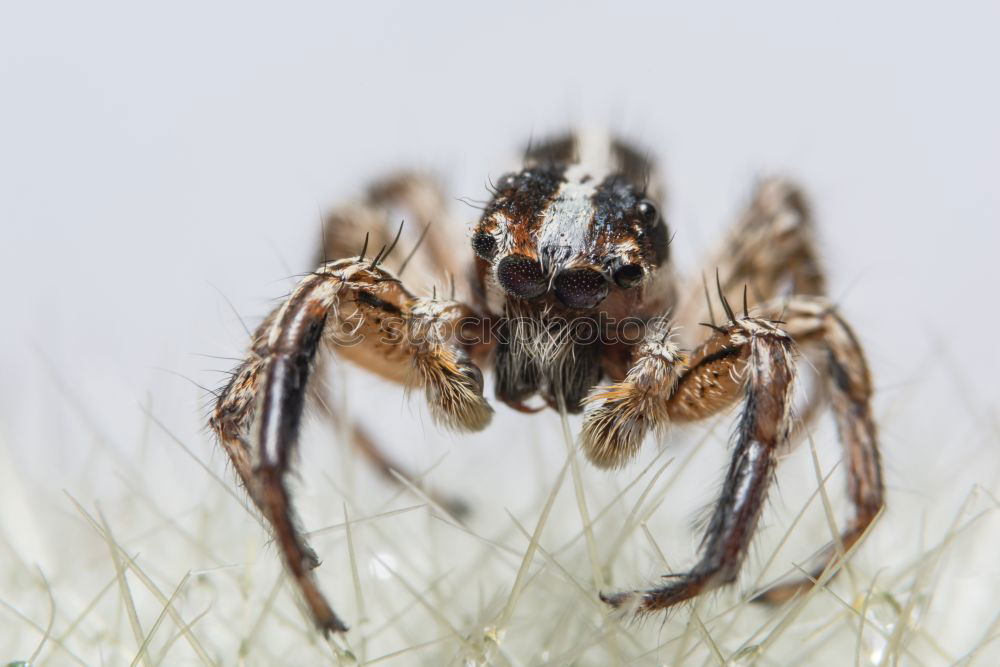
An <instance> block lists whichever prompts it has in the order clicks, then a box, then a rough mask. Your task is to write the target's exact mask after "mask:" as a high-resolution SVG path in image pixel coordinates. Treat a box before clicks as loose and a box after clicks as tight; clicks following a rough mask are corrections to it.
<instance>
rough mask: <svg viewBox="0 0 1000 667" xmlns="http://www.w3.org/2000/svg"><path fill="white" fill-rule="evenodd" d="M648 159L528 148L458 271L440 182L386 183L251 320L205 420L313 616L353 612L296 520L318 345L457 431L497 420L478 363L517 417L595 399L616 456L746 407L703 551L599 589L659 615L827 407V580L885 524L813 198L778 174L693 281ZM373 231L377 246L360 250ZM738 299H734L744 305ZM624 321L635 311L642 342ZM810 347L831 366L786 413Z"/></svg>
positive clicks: (599, 145)
mask: <svg viewBox="0 0 1000 667" xmlns="http://www.w3.org/2000/svg"><path fill="white" fill-rule="evenodd" d="M653 173H654V172H653V164H652V162H651V160H650V159H649V158H648V157H646V156H645V155H644V154H643V153H642V152H640V151H639V150H637V149H636V148H634V147H632V146H631V145H630V144H628V143H626V142H624V141H622V140H620V139H617V138H615V137H613V136H611V135H609V134H607V133H600V132H573V133H568V134H565V135H562V136H556V137H553V138H551V139H548V140H546V141H543V142H541V143H537V144H535V145H529V147H528V148H527V150H526V151H525V153H524V160H523V164H522V166H521V168H520V169H518V170H517V171H514V172H511V173H508V174H506V175H504V176H502V177H500V178H499V179H498V180H497V181H496V182H495V183H494V184H492V188H491V197H490V199H489V201H488V202H486V203H485V206H484V207H483V208H482V215H481V216H480V218H479V221H478V222H477V223H476V224H475V225H474V226H473V228H472V233H471V246H472V251H473V259H472V263H471V266H469V267H467V268H465V269H463V268H462V265H461V263H460V262H458V261H457V258H456V257H455V255H454V253H453V252H452V247H451V245H450V244H449V242H448V240H447V235H446V234H445V233H444V232H445V229H444V228H443V227H442V226H441V224H442V221H444V220H446V219H447V216H448V214H447V211H446V205H445V199H444V197H443V196H442V194H441V189H440V188H439V187H438V186H437V185H436V183H435V182H434V181H433V180H432V179H430V178H429V177H427V176H423V175H420V174H416V173H411V172H406V173H400V174H396V175H394V176H391V177H389V178H386V179H385V180H383V181H380V182H378V183H376V184H375V185H373V186H372V187H371V188H370V189H369V191H368V193H367V196H366V197H365V198H364V199H362V200H360V201H358V202H355V203H354V204H351V205H348V206H345V207H343V208H341V209H338V210H337V211H336V212H335V213H334V214H332V215H331V216H330V217H329V219H328V220H327V221H326V224H325V232H324V240H323V246H324V247H323V250H322V255H323V259H322V260H321V261H318V262H317V264H318V268H316V269H315V271H313V272H312V273H309V274H308V275H306V276H305V277H304V278H302V279H301V281H300V282H299V283H298V285H297V286H296V287H295V288H294V289H293V290H292V292H291V294H290V295H289V296H288V297H287V298H286V299H285V300H284V302H283V303H282V304H281V305H280V306H279V307H278V308H276V309H275V310H274V311H273V312H272V313H271V314H270V315H268V316H267V317H266V318H265V320H264V321H263V323H262V324H261V325H260V326H259V327H258V328H257V330H256V332H255V333H254V334H253V337H252V342H251V345H250V350H249V352H248V353H247V355H246V358H245V359H244V360H243V362H242V363H241V364H240V365H239V366H238V367H237V368H236V370H235V372H234V373H233V375H232V377H231V379H230V381H229V382H228V384H226V386H225V387H224V388H223V389H222V391H221V392H220V393H219V395H218V400H217V403H216V405H215V408H214V411H213V413H212V416H211V418H210V426H211V428H212V429H213V430H214V432H215V433H216V434H217V436H218V439H219V441H220V443H221V445H222V447H223V448H224V449H225V451H226V453H227V454H228V456H229V457H230V459H231V460H232V463H233V465H234V468H235V470H236V472H237V474H238V476H239V478H240V480H241V482H242V484H243V486H244V487H245V488H246V489H247V491H248V492H249V495H250V497H251V498H252V499H253V501H254V503H255V504H256V506H257V507H258V508H259V510H260V511H261V513H262V514H263V516H264V517H265V518H266V519H267V522H268V524H269V525H270V528H271V530H272V531H273V534H274V537H275V539H276V540H277V543H278V545H279V547H280V550H281V553H282V556H283V560H284V564H285V566H286V568H287V570H288V572H289V573H290V574H291V575H292V577H293V578H294V579H295V581H296V583H297V585H298V588H299V590H300V591H301V594H302V597H303V599H304V601H305V603H306V604H307V606H308V609H309V611H310V612H311V615H312V618H313V620H314V621H315V623H316V626H317V627H318V628H319V630H320V631H322V632H323V633H328V632H330V631H333V632H343V631H346V630H347V626H346V625H345V623H344V622H343V621H342V620H341V619H340V617H339V616H338V615H337V614H336V613H335V612H334V611H333V609H332V608H331V606H330V605H329V603H328V602H327V600H326V598H325V597H324V595H323V593H322V592H321V591H320V589H319V587H318V586H317V583H316V581H315V578H314V576H313V572H312V570H313V569H314V568H315V567H316V566H317V565H318V564H319V560H318V558H317V556H316V554H315V553H314V552H313V551H312V549H311V548H310V547H309V546H308V545H307V544H306V542H305V540H304V538H303V536H302V534H301V532H300V530H299V528H298V522H297V519H296V516H295V513H294V511H293V507H292V498H291V496H290V494H289V489H288V486H287V485H286V476H287V474H288V472H289V468H290V462H291V460H292V455H293V452H294V451H295V449H296V444H297V439H298V434H299V426H300V421H301V418H302V415H303V412H304V410H305V408H306V405H307V394H309V392H310V386H311V384H310V380H311V379H312V378H314V377H315V376H316V375H318V374H319V373H320V370H321V369H318V368H317V366H319V365H321V364H323V363H325V362H324V359H326V358H327V356H328V355H319V354H317V353H318V351H319V350H320V349H321V348H326V349H329V350H332V351H333V352H334V353H335V354H336V355H337V356H339V357H341V358H344V359H348V360H350V361H352V362H354V363H356V364H359V365H360V366H362V367H364V368H366V369H368V370H370V371H371V372H373V373H376V374H378V375H380V376H382V377H384V378H387V379H389V380H392V381H395V382H398V383H400V384H404V385H409V386H414V387H417V388H420V389H422V390H423V392H424V394H425V396H426V400H427V402H428V405H429V408H430V412H431V414H432V415H433V417H434V418H435V420H436V421H437V422H438V423H439V424H441V425H443V426H444V427H447V428H450V429H453V430H456V431H478V430H480V429H483V428H485V427H486V426H487V425H488V424H489V423H490V420H491V417H492V415H493V409H492V408H491V406H490V404H489V403H488V402H487V400H486V398H484V395H483V389H484V379H483V374H482V372H481V370H480V369H481V368H491V369H492V371H493V381H494V394H495V397H496V399H497V400H498V401H499V402H501V403H504V404H506V405H507V406H509V407H511V408H513V409H515V410H522V411H535V410H539V409H544V408H545V407H552V408H555V409H557V410H560V411H564V412H569V413H579V412H583V413H584V415H583V422H582V430H581V433H580V436H579V446H580V448H581V449H582V450H583V452H584V453H585V455H586V456H587V458H588V459H589V460H590V461H591V462H592V463H593V464H594V465H596V466H598V467H600V468H605V469H613V468H619V467H621V466H623V465H625V464H626V463H627V462H629V461H630V460H631V459H633V458H634V457H635V455H636V453H637V452H638V450H639V448H640V446H641V445H642V443H643V441H644V440H645V439H646V438H647V436H649V435H657V436H662V434H663V432H664V429H665V427H666V426H667V425H668V424H671V423H684V422H692V421H696V420H702V419H706V418H709V417H712V416H714V415H719V414H722V413H725V412H726V411H727V410H728V409H729V408H730V407H731V406H733V405H734V404H736V403H738V402H742V411H741V412H740V415H739V417H738V419H737V422H736V428H735V433H734V436H733V441H734V442H733V454H732V462H731V464H730V466H729V470H728V472H727V474H726V476H725V481H724V484H723V487H722V491H721V494H720V495H719V498H718V500H717V501H716V504H715V506H714V510H713V513H712V515H711V518H710V520H709V523H708V527H707V530H706V533H705V536H704V539H703V541H702V547H701V550H700V557H699V560H698V562H697V563H696V564H695V565H694V566H693V567H692V568H691V569H690V570H689V571H687V572H686V573H684V574H679V575H670V576H669V577H666V578H665V579H664V582H665V583H662V584H661V585H658V586H653V587H650V588H648V589H638V590H627V591H623V592H616V593H601V594H600V595H601V599H603V600H604V601H605V602H606V603H608V604H609V605H611V606H613V607H622V608H624V609H626V610H632V611H634V612H635V613H638V614H643V613H652V612H656V611H658V610H667V609H669V608H671V607H673V606H674V605H677V604H678V603H680V602H683V601H685V600H688V599H690V598H693V597H695V596H697V595H699V594H701V593H704V592H707V591H710V590H713V589H716V588H718V587H720V586H722V585H725V584H728V583H732V582H734V581H735V580H736V578H737V575H738V573H739V570H740V566H741V563H742V562H743V561H744V559H745V556H746V554H747V551H748V547H749V544H750V541H751V538H752V536H753V534H754V529H755V527H756V524H757V521H758V518H759V516H760V514H761V509H762V507H763V504H764V501H765V498H766V495H767V490H768V487H769V485H770V483H771V480H772V479H773V477H774V471H775V467H776V462H777V460H778V458H779V456H780V455H781V454H782V453H784V452H785V451H787V449H788V448H789V447H791V446H792V445H793V443H794V441H795V440H796V439H797V436H798V435H800V434H801V432H802V431H803V430H804V429H803V426H804V425H806V424H808V423H809V422H810V421H811V420H812V419H814V418H815V417H816V415H817V413H818V412H820V410H821V408H823V407H824V406H827V405H829V406H830V407H831V409H832V412H833V415H834V417H835V419H836V423H837V426H838V432H839V438H840V440H841V443H842V446H843V447H844V451H845V459H846V466H847V476H848V496H849V499H850V502H851V505H852V509H853V512H852V514H851V517H850V519H849V521H848V522H847V525H846V527H845V528H844V529H843V532H842V535H841V536H840V539H839V540H838V541H837V544H836V545H831V546H828V547H827V548H826V549H825V550H824V551H823V552H822V553H821V556H820V557H819V559H818V560H819V563H820V564H819V565H818V566H817V569H816V570H815V574H816V575H817V576H818V573H820V572H822V571H823V569H824V567H825V566H826V565H828V564H829V563H830V562H832V561H833V560H834V559H835V558H837V557H838V555H842V554H843V553H844V551H845V550H847V549H849V548H850V547H851V546H852V545H853V544H854V543H855V542H857V540H858V539H859V538H860V537H861V535H862V534H863V533H864V532H865V530H866V529H867V528H868V526H869V524H871V522H872V521H873V520H874V519H875V517H876V516H877V514H878V513H879V512H880V510H881V508H882V506H883V482H882V471H881V464H880V457H879V449H878V440H877V433H876V425H875V422H874V420H873V418H872V410H871V397H872V383H871V379H870V374H869V370H868V365H867V362H866V360H865V356H864V353H863V351H862V349H861V346H860V345H859V343H858V340H857V338H856V337H855V335H854V333H853V332H852V330H851V328H850V327H849V326H848V324H847V323H846V322H845V321H844V319H842V318H841V316H840V315H839V314H838V313H837V310H836V309H835V307H834V306H833V304H831V302H830V301H829V300H828V299H826V298H825V297H824V292H825V277H824V273H823V270H822V268H821V266H820V262H819V258H818V252H817V249H816V244H815V240H814V229H813V224H812V220H811V216H810V212H809V208H808V206H807V203H806V199H805V196H804V195H803V193H802V191H801V190H800V189H799V188H798V187H797V186H795V185H794V184H792V183H790V182H788V181H785V180H779V179H773V180H767V181H764V182H762V183H760V184H759V185H758V187H757V189H756V191H755V193H754V195H753V197H752V200H751V202H750V205H749V208H748V209H747V210H746V212H745V213H744V214H743V215H742V217H741V218H740V219H739V221H738V222H737V223H736V225H735V226H734V227H733V228H732V230H731V231H730V233H729V234H728V237H727V238H726V239H725V240H724V241H723V242H722V244H721V245H720V247H719V248H718V251H717V252H716V253H715V254H714V255H712V256H711V258H710V259H709V261H708V263H707V267H706V272H704V273H702V275H701V276H700V278H699V279H692V280H689V281H687V282H682V281H679V280H678V279H677V277H676V276H675V273H674V270H673V268H672V266H671V262H670V236H669V234H668V229H667V225H666V222H665V220H664V217H663V215H662V213H661V211H662V209H661V202H662V191H661V188H660V187H659V186H658V184H657V182H656V180H655V179H654V178H653V177H652V174H653ZM400 210H402V211H404V212H405V213H406V215H407V216H408V217H409V219H410V220H411V221H415V222H418V223H420V224H419V225H417V226H414V227H411V229H421V228H422V234H421V236H420V238H419V239H418V240H417V242H416V243H415V244H414V248H413V252H411V253H410V254H409V255H408V256H406V257H403V258H395V259H394V258H393V256H392V254H391V253H392V249H393V247H394V246H395V244H396V241H398V240H399V238H400V235H399V231H396V229H395V224H394V222H395V220H396V219H397V218H396V217H395V215H396V214H397V213H398V212H399V211H400ZM431 221H435V222H436V223H437V224H436V225H431V224H430V222H431ZM401 229H402V227H400V230H401ZM362 237H363V238H364V239H365V243H364V249H362V250H361V252H360V254H358V253H357V249H358V245H359V239H360V238H362ZM421 242H422V245H421ZM369 245H371V247H372V248H375V247H380V248H381V250H380V251H379V252H378V253H374V254H373V256H371V257H368V256H366V253H367V248H368V247H369ZM418 248H419V250H420V252H419V253H418V252H416V251H417V249H418ZM326 258H334V259H332V260H330V261H327V260H326ZM411 259H412V260H414V261H415V262H418V263H422V264H423V265H424V269H425V273H429V272H430V271H428V269H436V270H437V271H438V275H441V271H447V272H449V273H450V274H451V275H452V276H453V277H454V276H455V275H458V276H466V277H467V278H468V281H469V286H470V288H471V294H472V298H471V299H470V300H469V301H470V302H469V303H462V302H459V301H456V300H455V299H454V278H453V279H452V286H453V287H452V296H451V297H450V298H447V299H446V298H439V297H438V296H437V294H436V292H435V293H434V294H433V295H432V296H415V294H414V291H413V290H412V284H413V283H412V282H411V287H410V288H408V287H407V286H406V285H405V284H404V283H403V282H402V280H401V279H400V275H401V274H402V273H403V271H404V269H405V268H407V266H408V265H409V264H410V262H411ZM705 273H708V274H709V275H711V274H714V275H715V286H714V291H715V292H716V295H715V296H714V299H715V300H717V301H718V303H719V306H721V311H722V312H723V313H724V315H725V317H724V318H722V319H720V320H718V321H717V320H716V319H715V314H714V312H713V310H714V308H713V305H712V299H713V297H711V296H710V293H709V292H710V291H709V289H708V281H707V280H706V279H705ZM740 301H742V308H740V309H739V310H738V312H737V311H736V310H734V308H733V307H732V305H731V304H732V303H737V304H739V303H740ZM623 322H625V323H631V324H632V325H635V326H632V327H631V329H629V331H631V332H632V334H631V335H625V334H626V329H627V327H622V326H620V324H621V323H623ZM699 323H703V324H704V326H702V327H699V326H698V324H699ZM584 331H586V332H589V333H587V335H584V333H583V332H584ZM800 350H801V353H800ZM803 354H804V355H806V356H807V357H808V359H809V361H810V362H811V363H812V365H813V366H814V367H815V368H816V369H817V376H818V379H819V381H818V382H815V383H813V385H814V386H812V388H811V391H810V392H809V393H808V397H807V399H806V402H805V407H804V409H803V410H802V413H801V415H800V416H801V419H799V420H793V393H794V388H795V382H796V367H797V365H798V363H799V358H800V356H802V355H803ZM531 402H534V403H535V405H531V404H530V403H531ZM353 440H354V441H355V443H356V444H358V445H360V446H361V448H362V451H364V452H365V453H366V454H367V455H368V456H369V457H370V458H371V459H372V460H373V461H375V462H376V463H377V464H378V465H379V466H380V467H381V468H382V469H383V470H388V469H389V468H390V467H395V466H393V465H392V464H391V462H389V461H388V459H386V458H385V457H384V456H383V455H382V454H381V452H379V450H378V448H377V447H376V446H375V444H374V441H373V439H372V438H371V437H370V436H369V435H368V434H367V433H365V432H363V431H362V430H360V429H359V428H355V430H354V437H353ZM813 578H815V577H813ZM811 585H812V580H811V579H808V578H807V579H802V580H799V581H790V582H786V583H780V584H778V585H776V586H775V587H773V588H771V589H769V590H766V591H765V592H763V593H761V594H760V595H759V596H758V597H757V598H756V599H757V600H761V601H766V602H774V603H776V602H781V601H784V600H786V599H788V598H790V597H791V596H792V595H794V594H795V593H797V592H798V591H800V590H803V589H805V588H807V587H809V586H811Z"/></svg>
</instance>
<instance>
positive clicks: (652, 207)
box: [635, 199, 660, 225]
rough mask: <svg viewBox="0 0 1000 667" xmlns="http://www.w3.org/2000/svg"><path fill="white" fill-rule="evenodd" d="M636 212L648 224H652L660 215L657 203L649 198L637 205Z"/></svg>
mask: <svg viewBox="0 0 1000 667" xmlns="http://www.w3.org/2000/svg"><path fill="white" fill-rule="evenodd" d="M635 212H636V213H638V214H639V219H640V220H642V221H643V222H644V223H646V224H647V225H651V224H653V223H654V222H656V219H657V218H658V217H659V215H660V212H659V211H657V210H656V204H654V203H653V202H651V201H650V200H648V199H643V200H642V201H641V202H639V204H638V205H637V206H636V207H635Z"/></svg>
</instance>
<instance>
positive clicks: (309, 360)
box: [211, 259, 492, 633]
mask: <svg viewBox="0 0 1000 667" xmlns="http://www.w3.org/2000/svg"><path fill="white" fill-rule="evenodd" d="M470 316H471V311H470V310H469V309H468V308H467V307H465V306H463V305H462V304H459V303H457V302H453V301H440V300H437V299H429V298H420V297H415V296H413V295H412V294H410V293H409V292H408V291H407V290H406V289H405V287H403V285H402V283H400V281H399V280H398V279H396V278H395V277H394V276H393V275H392V274H390V273H389V272H387V271H385V270H384V269H381V268H379V267H378V266H377V260H375V261H372V262H365V261H363V260H360V259H347V260H339V261H336V262H330V263H328V264H325V265H323V266H322V267H320V268H319V269H318V270H317V271H316V272H314V273H312V274H310V275H309V276H307V277H306V278H304V279H303V280H302V281H301V282H300V283H299V285H298V286H297V287H296V288H295V290H294V291H293V292H292V294H291V296H290V297H289V298H288V299H287V300H286V301H285V303H284V304H283V305H282V306H281V307H280V308H279V309H278V310H277V311H276V312H275V313H272V314H271V315H270V316H268V318H267V319H266V320H265V322H264V323H263V324H262V325H261V327H260V329H258V332H257V335H256V336H255V340H254V344H253V346H252V348H251V351H250V354H249V356H248V357H247V359H246V360H245V361H244V362H243V364H242V365H241V366H240V367H239V368H238V369H237V372H236V374H234V376H233V379H232V380H231V381H230V383H229V385H228V386H227V387H226V388H225V389H224V390H223V392H222V394H221V395H220V397H219V400H218V403H217V405H216V408H215V411H214V413H213V417H212V420H211V426H212V428H213V429H214V430H215V431H216V433H217V434H218V436H219V438H220V441H221V442H222V444H223V447H224V448H225V450H226V452H227V453H228V454H229V456H230V458H231V460H232V461H233V464H234V466H235V467H236V470H237V473H238V474H239V476H240V478H241V480H242V481H243V482H244V484H245V485H246V486H247V490H248V491H249V493H250V495H251V497H252V498H253V500H254V502H255V503H256V505H257V506H258V507H259V508H260V510H261V512H262V514H263V515H264V517H265V518H266V519H267V522H268V523H269V524H270V526H271V528H272V530H273V532H274V537H275V539H276V540H277V543H278V545H279V547H280V549H281V553H282V556H283V560H284V562H285V566H286V568H287V569H288V572H289V573H290V574H291V575H292V577H293V578H294V579H295V582H296V584H297V586H298V588H299V590H300V591H301V593H302V597H303V600H304V601H305V603H306V605H307V606H308V608H309V611H310V613H311V615H312V617H313V619H314V621H315V623H316V626H317V628H319V629H320V631H322V632H324V633H327V632H330V631H333V632H344V631H346V630H347V625H346V624H345V623H344V622H343V621H342V620H341V619H340V617H339V616H338V615H337V614H336V613H335V612H334V611H333V609H332V607H331V606H330V604H329V603H328V602H327V600H326V598H325V596H324V595H323V594H322V592H321V591H320V589H319V586H318V585H317V583H316V580H315V577H314V575H313V572H312V570H313V568H315V567H316V565H318V559H317V558H316V556H315V554H314V552H313V551H312V549H310V548H309V546H308V545H307V544H306V542H305V539H304V538H303V536H302V534H301V531H300V530H299V528H298V521H297V519H296V517H295V513H294V510H293V507H292V499H291V495H290V493H289V490H288V487H287V484H286V477H287V473H288V472H289V470H290V466H291V462H292V460H293V454H294V452H295V448H296V445H297V442H298V434H299V427H300V422H301V418H302V412H303V409H304V407H305V401H306V396H307V394H308V390H309V381H310V376H311V373H312V369H313V366H314V362H315V358H316V353H317V350H318V348H319V347H320V346H321V345H329V346H331V347H333V348H334V350H335V351H337V352H339V354H340V356H342V357H346V358H349V359H351V360H353V361H355V362H357V363H359V364H361V365H363V366H365V367H368V368H370V369H372V370H374V371H375V372H378V373H379V374H381V375H383V376H385V377H389V378H391V379H396V380H398V381H400V382H409V383H412V384H413V385H415V386H417V387H419V388H422V389H423V390H424V392H425V395H426V398H427V401H428V403H429V404H430V408H431V413H432V415H433V416H434V417H435V419H436V420H437V421H439V422H441V423H443V424H444V425H446V426H448V427H451V428H454V429H457V430H466V431H475V430H480V429H482V428H484V427H485V426H486V425H487V424H488V423H489V421H490V417H491V416H492V410H491V409H490V407H489V405H488V404H487V403H486V401H485V399H484V398H483V396H482V388H483V387H482V375H481V373H480V371H479V369H478V368H477V367H476V366H475V365H474V364H473V363H472V361H471V360H470V359H469V356H468V354H467V353H466V351H465V349H464V348H463V347H462V346H461V345H459V344H458V343H457V342H456V337H455V332H456V328H457V327H459V326H461V323H462V322H463V321H464V320H465V319H466V318H468V317H470Z"/></svg>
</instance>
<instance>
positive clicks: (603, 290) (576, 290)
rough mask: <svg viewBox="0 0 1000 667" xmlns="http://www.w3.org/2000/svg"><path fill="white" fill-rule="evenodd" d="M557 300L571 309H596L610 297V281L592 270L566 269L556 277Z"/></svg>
mask: <svg viewBox="0 0 1000 667" xmlns="http://www.w3.org/2000/svg"><path fill="white" fill-rule="evenodd" d="M555 288H556V298H557V299H559V300H560V301H561V302H562V303H563V305H566V306H569V307H570V308H579V309H587V308H594V307H595V306H597V304H599V303H600V302H601V301H604V297H606V296H607V295H608V281H607V280H605V279H604V276H602V275H601V274H600V273H598V272H597V271H592V270H591V269H566V270H565V271H563V272H561V273H560V274H559V275H558V276H556V280H555Z"/></svg>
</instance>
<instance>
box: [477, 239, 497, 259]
mask: <svg viewBox="0 0 1000 667" xmlns="http://www.w3.org/2000/svg"><path fill="white" fill-rule="evenodd" d="M472 249H473V250H475V251H476V254H477V255H479V256H480V257H482V258H483V259H493V256H494V255H495V254H497V240H496V239H495V238H493V235H492V234H489V233H487V232H476V234H475V235H474V236H473V237H472Z"/></svg>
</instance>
